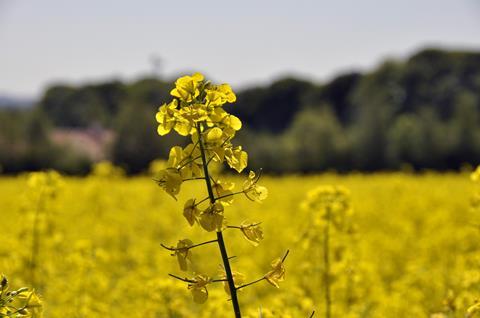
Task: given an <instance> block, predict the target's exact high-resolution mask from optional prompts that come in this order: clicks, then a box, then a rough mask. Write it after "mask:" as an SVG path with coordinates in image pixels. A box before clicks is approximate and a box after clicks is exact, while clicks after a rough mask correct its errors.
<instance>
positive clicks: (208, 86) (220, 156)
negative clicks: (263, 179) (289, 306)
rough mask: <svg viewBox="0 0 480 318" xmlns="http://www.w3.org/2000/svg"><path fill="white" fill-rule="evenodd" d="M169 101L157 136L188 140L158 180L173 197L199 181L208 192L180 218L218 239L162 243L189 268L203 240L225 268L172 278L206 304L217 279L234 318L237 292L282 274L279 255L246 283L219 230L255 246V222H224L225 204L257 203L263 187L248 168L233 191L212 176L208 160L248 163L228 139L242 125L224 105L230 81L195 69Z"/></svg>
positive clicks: (258, 234) (236, 166) (258, 236)
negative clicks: (216, 80) (208, 76)
mask: <svg viewBox="0 0 480 318" xmlns="http://www.w3.org/2000/svg"><path fill="white" fill-rule="evenodd" d="M171 95H172V96H173V97H174V98H173V100H172V101H171V102H170V103H168V104H164V105H162V106H160V108H159V110H158V113H157V114H156V119H157V122H158V123H159V125H158V134H159V135H161V136H163V135H166V134H168V133H169V132H171V131H172V130H174V131H176V132H177V133H178V134H180V135H181V136H185V137H187V136H188V137H189V139H190V141H191V143H189V144H188V145H187V146H186V147H183V148H182V147H180V146H175V147H173V148H172V149H171V150H170V154H169V158H168V163H167V167H166V168H165V169H163V170H161V171H160V172H159V173H158V179H157V183H158V184H159V186H160V187H162V189H163V190H165V191H166V193H168V194H169V195H170V196H171V197H172V198H174V199H175V200H177V197H176V196H177V195H178V194H179V193H180V190H181V187H182V184H183V183H184V182H187V181H193V180H203V181H204V182H205V186H206V189H207V192H208V196H207V197H205V198H203V199H198V198H191V199H189V200H187V201H186V202H185V204H184V208H183V216H184V217H185V219H186V220H187V222H188V224H189V225H190V226H194V225H198V226H200V227H201V228H203V229H204V230H205V231H207V232H215V233H216V238H215V239H212V240H208V241H205V242H202V243H197V244H195V243H193V242H192V241H191V240H190V239H182V240H180V241H179V242H178V243H177V245H176V246H171V247H168V246H165V245H163V247H165V248H166V249H168V250H170V251H172V252H173V254H172V255H173V256H175V257H176V258H177V261H178V263H179V267H180V270H182V271H189V270H190V271H191V269H192V267H191V262H192V257H191V253H192V252H191V250H192V249H194V248H197V247H200V246H203V245H206V244H211V243H217V244H218V248H219V250H220V254H221V257H222V261H223V270H222V272H221V274H220V275H219V277H217V278H213V277H209V276H207V275H206V274H202V273H192V276H191V277H190V278H182V277H179V276H177V275H173V274H170V276H172V277H174V278H176V279H179V280H181V281H184V282H186V283H188V289H189V290H190V291H191V293H192V296H193V300H194V301H195V302H197V303H204V302H205V301H206V300H207V298H208V286H209V285H210V284H212V283H217V282H221V283H223V284H224V289H225V292H226V293H227V295H228V296H229V297H230V298H231V301H232V305H233V311H234V313H235V317H237V318H239V317H241V310H240V303H239V301H238V296H237V292H238V291H239V290H240V289H242V288H245V287H247V286H250V285H252V284H255V283H258V282H261V281H263V280H265V281H267V282H269V283H270V284H272V285H273V286H275V287H277V288H278V287H279V282H281V281H283V280H284V277H285V267H284V262H285V258H286V256H287V255H288V252H287V253H286V254H285V256H284V257H283V258H277V259H275V260H274V261H273V262H272V263H271V266H272V269H271V270H270V271H269V272H267V273H266V274H265V275H264V276H262V277H261V278H259V279H257V280H254V281H252V282H250V283H245V276H244V275H243V274H242V273H240V272H237V271H234V270H233V269H232V267H231V264H230V257H229V256H228V255H229V254H228V252H227V248H226V244H225V241H224V237H223V232H224V231H225V230H227V229H237V230H239V231H240V233H242V234H243V236H244V237H245V238H246V239H247V240H248V241H249V242H251V243H252V244H253V245H254V246H256V245H258V244H259V242H260V241H261V240H262V238H263V231H262V229H261V227H260V223H258V222H247V221H245V222H242V223H241V224H240V225H231V224H228V222H227V218H226V217H225V208H228V207H229V206H230V205H232V204H233V199H234V196H236V195H241V194H243V195H245V196H246V197H247V198H248V199H249V200H251V201H256V202H261V201H263V200H264V199H265V198H266V197H267V195H268V191H267V188H265V187H263V186H260V185H259V184H258V181H259V179H260V175H261V174H260V173H259V174H256V173H255V172H253V171H250V172H249V174H248V177H247V178H246V180H245V181H244V183H243V185H242V187H241V189H239V190H235V185H234V183H232V182H227V181H224V180H222V179H219V178H218V177H214V175H213V173H212V168H211V167H210V164H211V163H212V164H215V163H216V164H222V163H226V164H227V165H228V166H229V167H230V168H231V169H233V170H235V171H237V172H238V173H241V172H242V171H243V170H244V169H245V168H246V167H247V161H248V154H247V153H246V152H245V151H244V150H243V148H242V147H241V146H234V145H233V144H232V139H233V138H234V136H235V134H236V132H237V131H239V130H240V128H241V127H242V122H241V121H240V119H239V118H238V117H236V116H234V115H232V114H229V113H228V112H226V111H225V110H224V109H223V106H224V105H225V104H227V103H233V102H235V101H236V96H235V94H234V92H233V91H232V89H231V87H230V86H229V85H228V84H221V85H214V84H212V83H211V82H210V81H206V80H205V79H204V76H203V75H202V74H199V73H195V74H193V75H192V76H183V77H181V78H179V79H177V81H176V82H175V88H174V89H173V90H172V91H171Z"/></svg>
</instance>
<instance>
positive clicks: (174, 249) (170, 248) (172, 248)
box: [160, 240, 217, 252]
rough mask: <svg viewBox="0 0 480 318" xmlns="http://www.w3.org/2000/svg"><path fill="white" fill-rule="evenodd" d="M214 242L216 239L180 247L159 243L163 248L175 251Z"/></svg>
mask: <svg viewBox="0 0 480 318" xmlns="http://www.w3.org/2000/svg"><path fill="white" fill-rule="evenodd" d="M215 242H217V240H211V241H206V242H203V243H198V244H195V245H190V246H185V247H180V248H175V247H168V246H166V245H164V244H163V243H160V245H161V246H162V247H163V248H164V249H167V250H169V251H172V252H175V251H180V250H189V249H191V248H194V247H198V246H202V245H205V244H210V243H215Z"/></svg>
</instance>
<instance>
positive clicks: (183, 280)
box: [168, 274, 227, 284]
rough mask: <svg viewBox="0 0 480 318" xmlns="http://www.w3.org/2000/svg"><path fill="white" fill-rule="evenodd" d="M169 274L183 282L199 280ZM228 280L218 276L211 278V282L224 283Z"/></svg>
mask: <svg viewBox="0 0 480 318" xmlns="http://www.w3.org/2000/svg"><path fill="white" fill-rule="evenodd" d="M168 276H170V277H173V278H175V279H178V280H181V281H182V282H185V283H189V284H195V283H196V282H197V281H196V280H195V279H189V278H186V277H185V278H182V277H180V276H177V275H173V274H168ZM226 281H227V279H226V278H218V279H212V280H210V283H223V282H226Z"/></svg>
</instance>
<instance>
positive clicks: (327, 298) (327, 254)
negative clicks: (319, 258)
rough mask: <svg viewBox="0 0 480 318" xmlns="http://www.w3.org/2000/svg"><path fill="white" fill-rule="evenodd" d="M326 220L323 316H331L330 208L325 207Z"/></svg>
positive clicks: (327, 317) (328, 317)
mask: <svg viewBox="0 0 480 318" xmlns="http://www.w3.org/2000/svg"><path fill="white" fill-rule="evenodd" d="M326 210H327V211H326V213H327V215H326V216H327V218H326V219H327V220H326V224H325V228H324V233H323V234H324V236H323V261H324V263H325V270H324V273H323V274H324V283H325V317H326V318H330V317H331V306H332V299H331V295H330V218H331V212H330V208H329V207H327V209H326Z"/></svg>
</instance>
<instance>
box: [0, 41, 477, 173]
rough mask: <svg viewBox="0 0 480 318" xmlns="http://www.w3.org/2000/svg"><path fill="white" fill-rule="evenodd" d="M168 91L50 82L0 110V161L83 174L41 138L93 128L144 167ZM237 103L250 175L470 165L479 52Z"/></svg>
mask: <svg viewBox="0 0 480 318" xmlns="http://www.w3.org/2000/svg"><path fill="white" fill-rule="evenodd" d="M172 87H173V84H172V81H171V80H165V81H163V80H160V79H153V78H146V79H143V80H140V81H137V82H135V83H129V84H126V83H122V82H108V83H101V84H95V85H86V86H81V87H71V86H63V85H57V86H53V87H50V88H49V89H48V90H47V91H46V92H45V94H44V96H43V97H42V99H41V100H40V101H39V102H38V104H37V105H36V106H35V107H34V108H31V109H28V110H25V109H8V110H2V111H0V120H1V123H2V125H1V126H0V165H1V166H2V167H3V171H4V172H18V171H22V170H26V169H28V170H32V169H42V168H47V167H53V168H57V169H60V170H63V171H66V172H70V173H83V172H86V171H87V170H88V167H89V165H90V163H91V162H90V160H91V159H89V158H88V157H86V156H85V155H84V154H81V153H79V152H78V151H77V150H76V149H73V148H66V147H64V146H59V145H56V144H55V143H53V142H52V140H51V138H49V136H50V132H51V131H52V130H54V129H60V128H61V129H86V128H89V127H103V128H105V129H109V130H113V131H114V133H115V138H114V140H113V142H112V143H111V144H110V146H109V149H108V157H109V158H110V159H111V160H112V161H114V162H115V163H117V164H119V165H121V166H123V167H125V168H126V169H127V170H128V171H129V172H130V173H137V172H141V171H144V170H145V169H146V167H147V166H148V164H149V163H150V162H151V161H152V160H153V159H155V158H165V157H166V156H167V155H168V150H169V148H170V146H171V145H173V144H176V143H178V142H179V141H178V139H177V140H175V139H176V138H175V137H168V138H165V137H164V138H159V137H158V135H156V122H155V118H154V115H155V112H156V110H157V108H158V106H159V105H160V104H162V103H163V102H165V101H168V100H169V98H170V97H169V91H170V90H171V88H172ZM237 97H238V98H237V100H238V101H237V103H235V104H234V105H232V106H227V107H230V110H231V111H232V112H233V113H234V114H236V115H238V116H239V117H240V118H241V119H242V122H243V123H244V128H243V129H242V130H241V131H240V133H239V135H238V137H237V142H238V143H240V144H242V145H243V146H244V147H245V149H246V150H247V151H248V153H249V155H250V165H249V166H251V167H252V168H259V167H263V168H267V169H268V171H270V172H313V171H323V170H329V169H335V170H339V171H349V170H362V171H375V170H387V169H388V170H390V169H400V168H403V167H405V166H408V167H411V168H413V169H416V170H421V169H438V170H446V169H459V168H460V167H461V166H462V165H463V164H466V163H469V164H477V163H479V162H480V125H479V123H480V121H479V120H480V118H479V116H480V53H476V52H451V51H442V50H436V49H428V50H423V51H421V52H418V53H417V54H415V55H413V56H411V57H410V58H409V59H408V60H406V61H394V60H389V61H386V62H384V63H383V64H382V65H380V66H379V67H378V68H376V69H375V70H373V71H372V72H369V73H365V74H361V73H350V74H343V75H341V76H338V77H336V78H334V79H333V80H331V81H330V82H328V83H324V84H317V83H312V82H309V81H306V80H301V79H295V78H284V79H281V80H278V81H276V82H274V83H272V84H271V85H269V86H263V87H254V88H249V89H245V90H243V91H241V92H238V93H237Z"/></svg>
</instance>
